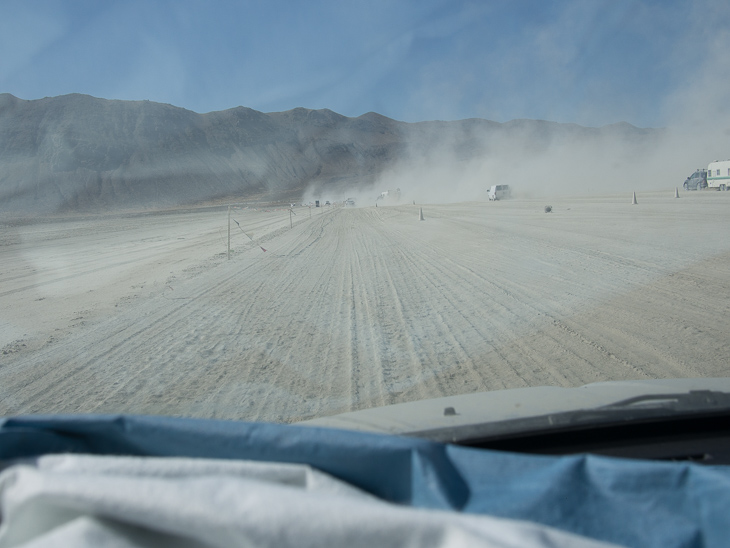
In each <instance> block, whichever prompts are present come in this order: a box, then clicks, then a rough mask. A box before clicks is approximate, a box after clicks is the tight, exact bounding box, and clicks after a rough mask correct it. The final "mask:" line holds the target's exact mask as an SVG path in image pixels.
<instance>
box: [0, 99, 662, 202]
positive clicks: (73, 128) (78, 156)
mask: <svg viewBox="0 0 730 548" xmlns="http://www.w3.org/2000/svg"><path fill="white" fill-rule="evenodd" d="M652 131H655V130H642V129H638V128H635V127H633V126H630V125H628V124H619V125H617V126H609V127H607V128H601V129H600V130H599V129H595V128H583V127H580V126H575V125H570V124H556V123H550V122H541V121H534V120H521V121H520V120H518V121H513V122H509V123H507V124H499V123H496V122H490V121H487V120H480V119H472V120H462V121H457V122H421V123H416V124H407V123H404V122H397V121H395V120H391V119H389V118H386V117H384V116H380V115H378V114H375V113H368V114H364V115H362V116H359V117H357V118H348V117H345V116H341V115H339V114H337V113H335V112H332V111H330V110H326V109H324V110H308V109H304V108H297V109H294V110H290V111H287V112H276V113H268V114H266V113H262V112H258V111H255V110H252V109H249V108H244V107H237V108H233V109H230V110H225V111H220V112H211V113H208V114H198V113H195V112H191V111H189V110H185V109H182V108H178V107H174V106H172V105H166V104H159V103H153V102H149V101H111V100H105V99H97V98H94V97H90V96H86V95H78V94H73V95H65V96H60V97H49V98H45V99H40V100H33V101H25V100H22V99H18V98H16V97H14V96H12V95H9V94H0V211H35V212H42V211H45V212H50V211H69V210H75V211H79V210H96V211H98V210H108V209H112V208H128V207H134V208H137V207H166V206H172V205H181V204H191V203H201V202H204V201H210V200H214V199H221V198H226V197H231V198H246V197H249V198H250V197H258V198H261V199H286V200H297V199H299V198H300V197H301V196H302V193H303V192H304V190H305V189H306V188H307V187H312V186H314V187H319V188H323V189H336V188H357V187H362V186H363V185H365V186H367V185H372V184H373V182H374V181H375V180H377V178H378V177H379V175H380V174H381V173H383V172H384V171H385V170H388V169H391V168H393V167H394V166H396V165H398V164H399V162H402V161H403V159H404V158H409V157H413V155H414V151H418V154H420V155H425V156H428V155H429V154H430V152H432V151H433V152H436V151H438V152H439V153H443V152H444V151H446V152H448V154H449V155H450V156H451V157H453V158H456V159H457V160H469V159H473V158H477V157H480V156H484V155H488V154H490V151H491V153H495V152H494V151H495V150H496V149H495V148H494V147H495V145H496V144H498V143H499V142H500V141H501V140H503V139H515V138H516V139H518V140H519V141H520V142H521V143H522V144H523V145H524V144H527V146H528V148H530V147H531V148H535V149H540V148H541V147H542V148H544V147H545V146H547V144H548V143H550V142H553V141H555V140H556V139H558V140H559V139H561V138H565V137H566V136H570V138H571V139H575V138H576V136H578V137H580V138H581V139H585V138H588V139H595V138H597V137H598V136H600V135H605V134H607V133H611V132H620V133H621V134H622V137H623V138H630V139H636V140H638V141H642V140H645V139H647V138H650V137H651V135H652Z"/></svg>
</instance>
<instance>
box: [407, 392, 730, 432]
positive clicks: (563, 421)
mask: <svg viewBox="0 0 730 548" xmlns="http://www.w3.org/2000/svg"><path fill="white" fill-rule="evenodd" d="M718 415H719V416H723V415H730V393H726V392H716V391H712V390H693V391H689V392H684V393H677V394H646V395H641V396H635V397H632V398H628V399H625V400H620V401H617V402H615V403H611V404H609V405H604V406H601V407H595V408H587V409H579V410H573V411H566V412H561V413H548V414H545V415H538V416H532V417H524V418H518V419H508V420H502V421H496V422H482V423H477V424H467V425H459V426H453V427H447V428H437V429H429V430H424V431H419V432H409V433H408V435H413V436H417V437H423V438H427V439H431V440H435V441H443V442H449V443H458V444H463V445H483V444H485V443H487V442H493V441H501V440H508V439H515V438H524V437H526V436H541V435H553V434H555V433H570V432H579V431H586V430H594V429H596V428H607V427H616V426H619V427H620V426H622V425H626V424H637V423H646V422H651V423H656V422H663V421H676V420H680V419H695V418H701V417H706V416H718Z"/></svg>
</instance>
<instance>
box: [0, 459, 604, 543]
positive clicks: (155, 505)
mask: <svg viewBox="0 0 730 548" xmlns="http://www.w3.org/2000/svg"><path fill="white" fill-rule="evenodd" d="M0 504H1V510H2V524H1V525H0V548H5V547H15V546H24V547H28V548H29V547H34V548H35V547H41V546H43V547H47V546H59V547H61V546H63V547H67V546H79V547H86V546H89V547H91V546H94V547H101V548H104V547H109V548H127V547H147V546H149V547H152V546H155V547H160V546H161V547H166V546H176V547H183V548H186V547H191V548H192V547H196V548H197V547H202V546H216V547H217V546H221V547H223V546H272V547H274V546H275V547H282V548H285V547H288V546H297V547H307V546H312V547H314V546H317V547H320V546H322V547H327V546H333V547H335V546H337V547H341V546H345V547H347V548H358V547H361V546H362V547H371V546H378V547H384V548H386V547H389V546H426V547H450V546H466V545H468V546H490V547H497V546H498V547H508V546H514V547H518V546H519V547H528V548H529V547H547V546H564V547H574V548H579V547H580V548H592V547H599V546H604V547H605V546H613V545H609V544H606V543H602V542H598V541H595V540H592V539H587V538H584V537H580V536H577V535H574V534H571V533H566V532H563V531H558V530H556V529H552V528H550V527H547V526H544V525H538V524H533V523H529V522H522V521H516V520H509V519H503V518H494V517H490V516H479V515H467V514H461V513H458V512H447V511H437V510H426V509H417V508H410V507H406V506H400V505H397V504H392V503H388V502H385V501H382V500H380V499H378V498H376V497H374V496H372V495H370V494H368V493H365V492H364V491H361V490H360V489H357V488H355V487H353V486H351V485H348V484H347V483H344V482H342V481H340V480H337V479H335V478H333V477H331V476H329V475H327V474H324V473H322V472H319V471H317V470H315V469H313V468H311V467H310V466H306V465H298V464H284V463H269V462H253V461H232V460H216V459H190V458H153V457H110V456H89V455H47V456H42V457H40V458H38V459H37V460H36V461H35V463H33V464H19V465H15V466H11V467H9V468H7V469H6V470H5V471H3V472H2V474H0Z"/></svg>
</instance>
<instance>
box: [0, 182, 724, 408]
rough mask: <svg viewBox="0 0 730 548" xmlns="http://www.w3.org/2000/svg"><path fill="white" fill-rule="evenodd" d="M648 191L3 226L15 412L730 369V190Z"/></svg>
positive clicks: (6, 338) (322, 399)
mask: <svg viewBox="0 0 730 548" xmlns="http://www.w3.org/2000/svg"><path fill="white" fill-rule="evenodd" d="M638 199H639V204H638V205H634V206H632V205H630V196H626V195H620V196H617V195H610V196H593V197H582V198H563V199H554V200H552V202H546V201H545V200H541V201H530V200H510V201H501V202H496V203H463V204H451V205H423V206H422V207H423V212H424V216H425V220H424V221H419V220H418V207H419V206H413V205H407V206H398V207H378V208H374V207H373V208H352V209H350V208H328V209H320V210H314V215H312V216H311V217H310V216H309V211H308V210H307V209H306V208H304V209H303V208H299V209H297V210H295V211H297V216H296V217H295V218H294V228H293V229H290V228H289V215H288V213H287V212H286V211H282V210H278V211H254V210H251V209H243V210H236V211H234V213H233V217H234V218H235V219H236V220H238V221H239V222H240V223H241V227H243V230H245V231H246V232H247V233H248V234H249V235H250V236H252V237H253V239H254V240H255V243H252V242H251V241H250V240H249V238H248V237H246V236H245V235H244V234H243V233H242V232H241V231H240V230H239V229H238V228H237V227H236V225H235V224H234V225H233V232H232V234H233V253H232V255H231V259H230V260H226V240H225V238H226V230H227V216H226V212H225V211H222V210H220V211H210V210H208V211H200V212H195V211H183V212H168V213H166V214H159V215H151V214H145V215H117V216H110V217H104V218H94V219H82V218H70V219H65V220H55V221H52V222H50V221H49V222H39V223H34V224H24V225H9V224H2V223H3V220H2V219H0V226H2V232H1V233H0V234H1V235H0V415H12V414H21V413H39V412H42V413H67V412H72V413H76V412H84V413H86V412H95V413H96V412H103V413H107V412H129V413H143V414H166V415H182V416H198V417H216V418H231V419H247V420H265V421H284V422H289V421H295V420H300V419H306V418H312V417H316V416H323V415H331V414H335V413H340V412H344V411H350V410H355V409H363V408H367V407H372V406H378V405H384V404H389V403H398V402H404V401H410V400H415V399H422V398H428V397H438V396H445V395H452V394H461V393H467V392H476V391H483V390H497V389H503V388H517V387H524V386H540V385H553V386H579V385H582V384H586V383H590V382H596V381H605V380H619V379H649V378H665V377H700V376H728V375H730V341H729V337H728V327H729V326H728V322H729V321H730V238H728V235H730V192H728V193H719V192H694V193H683V194H682V197H681V198H680V199H675V198H674V197H673V190H667V191H665V192H656V193H645V194H639V196H638ZM546 203H551V205H552V206H553V208H554V210H553V212H552V213H549V214H547V213H545V212H544V210H543V208H544V206H545V205H546ZM259 245H261V246H263V247H264V248H266V249H267V250H268V251H267V252H263V251H262V250H261V249H260V248H259V247H258V246H259Z"/></svg>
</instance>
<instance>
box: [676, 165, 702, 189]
mask: <svg viewBox="0 0 730 548" xmlns="http://www.w3.org/2000/svg"><path fill="white" fill-rule="evenodd" d="M682 186H683V187H684V189H685V190H702V189H703V188H707V170H706V169H698V170H697V171H695V172H694V173H693V174H692V175H690V176H689V177H687V180H686V181H685V182H684V185H682Z"/></svg>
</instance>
